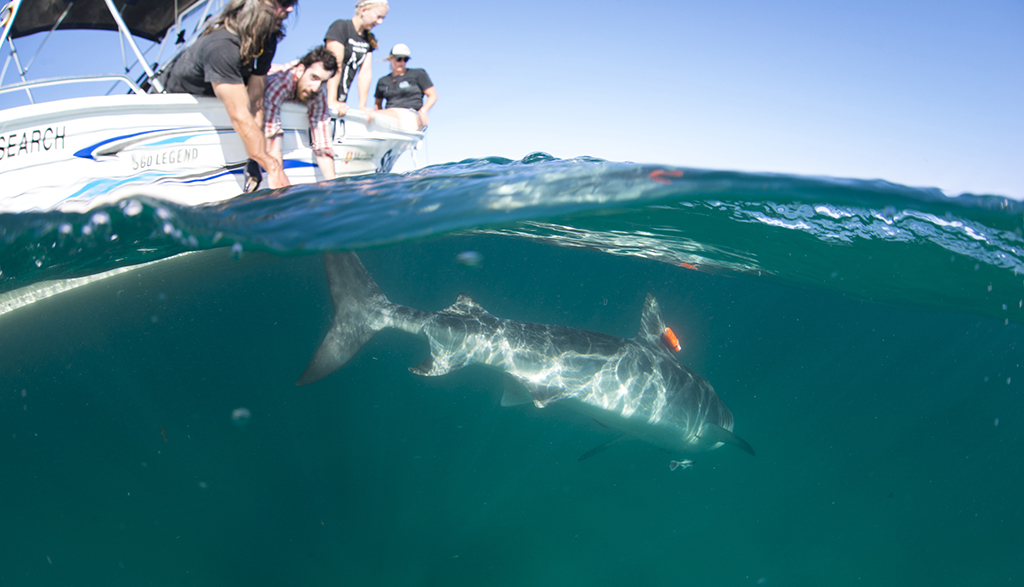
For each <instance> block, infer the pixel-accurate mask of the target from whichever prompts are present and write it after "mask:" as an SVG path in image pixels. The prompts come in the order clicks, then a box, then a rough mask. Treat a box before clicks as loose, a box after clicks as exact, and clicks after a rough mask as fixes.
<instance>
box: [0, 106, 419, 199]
mask: <svg viewBox="0 0 1024 587" xmlns="http://www.w3.org/2000/svg"><path fill="white" fill-rule="evenodd" d="M333 124H334V140H333V142H332V149H333V150H334V154H335V171H336V174H337V175H338V176H346V175H359V174H365V173H372V172H387V171H390V170H391V166H392V164H393V163H394V161H395V159H397V158H398V156H399V155H401V154H402V153H403V152H405V151H406V150H408V149H411V148H412V147H413V146H415V144H416V143H417V142H418V141H419V140H420V139H421V138H422V136H423V135H422V133H419V132H402V131H399V130H391V129H384V128H378V127H376V125H375V124H373V123H370V124H367V122H366V119H365V116H364V115H363V114H362V113H361V112H353V113H350V114H349V115H348V116H346V117H345V118H343V119H338V120H336V121H334V122H333ZM282 128H283V131H284V137H283V147H282V154H283V157H284V167H285V173H286V174H287V175H288V177H289V179H290V180H291V182H292V183H311V182H316V181H322V180H323V177H322V176H321V174H320V170H319V167H318V166H317V165H316V159H315V157H314V155H313V152H312V150H311V148H310V143H309V119H308V117H307V114H306V108H305V106H303V105H301V104H297V103H286V104H285V106H284V108H283V111H282ZM247 160H248V157H247V155H246V153H245V148H244V146H243V144H242V141H241V139H240V138H239V137H238V135H237V134H236V133H235V131H234V129H233V127H232V126H231V120H230V118H229V117H228V115H227V112H226V111H225V109H224V107H223V105H222V104H221V102H220V101H219V100H217V99H216V98H207V97H199V96H191V95H188V94H141V95H134V94H132V95H121V96H99V97H86V98H72V99H67V100H60V101H56V102H47V103H43V104H32V105H28V106H20V107H17V108H11V109H8V110H5V111H2V112H0V185H2V186H3V189H2V190H0V213H17V212H42V211H51V210H58V211H62V212H84V211H87V210H89V209H91V208H93V207H96V206H102V205H108V204H112V203H115V202H118V201H120V200H123V199H125V198H130V197H138V196H147V197H152V198H157V199H161V200H166V201H169V202H174V203H177V204H180V205H186V206H196V205H201V204H206V203H212V202H219V201H223V200H226V199H229V198H232V197H234V196H236V195H238V194H239V193H241V191H242V186H243V182H244V167H245V163H246V161H247ZM264 187H265V184H264Z"/></svg>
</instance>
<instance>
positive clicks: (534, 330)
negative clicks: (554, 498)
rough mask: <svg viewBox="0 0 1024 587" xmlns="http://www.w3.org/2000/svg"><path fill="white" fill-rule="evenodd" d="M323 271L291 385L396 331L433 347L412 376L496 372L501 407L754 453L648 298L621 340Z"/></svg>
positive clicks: (338, 266)
mask: <svg viewBox="0 0 1024 587" xmlns="http://www.w3.org/2000/svg"><path fill="white" fill-rule="evenodd" d="M325 265H326V268H327V279H328V286H329V288H330V293H331V297H332V299H333V301H334V320H333V322H332V324H331V327H330V329H329V330H328V332H327V334H326V335H325V336H324V339H323V341H322V342H321V344H320V347H319V348H318V349H317V351H316V353H315V354H314V356H313V359H312V361H310V363H309V366H308V367H306V371H305V372H304V373H303V374H302V376H301V377H300V378H299V380H298V381H297V382H296V385H307V384H309V383H313V382H315V381H319V380H320V379H323V378H324V377H326V376H328V375H330V374H331V373H333V372H334V371H336V370H337V369H339V368H340V367H341V366H343V365H344V364H345V363H347V362H348V361H349V359H351V358H352V356H353V355H355V354H356V353H357V352H358V351H359V349H360V348H362V347H363V345H364V344H366V342H367V341H369V340H370V339H371V338H372V337H373V336H374V335H375V334H376V333H377V332H379V331H380V330H383V329H385V328H394V329H398V330H401V331H405V332H408V333H411V334H414V335H416V336H419V337H422V338H426V340H427V341H428V342H429V343H430V358H428V359H427V360H426V361H424V362H423V363H422V364H421V365H418V366H416V367H412V368H410V371H412V372H413V373H416V374H418V375H425V376H437V375H444V374H447V373H451V372H452V371H455V370H457V369H460V368H462V367H464V366H466V365H470V364H481V365H486V366H488V367H491V368H494V369H497V370H499V371H501V372H502V373H503V384H504V385H503V387H504V392H503V394H502V398H501V405H502V406H514V405H520V404H528V403H532V404H534V405H535V406H537V407H538V408H544V407H546V406H550V405H552V404H554V403H556V402H557V403H558V404H560V405H564V406H566V407H569V408H572V409H574V410H576V411H578V412H580V413H582V414H584V415H586V416H589V417H591V418H593V419H595V420H597V421H598V423H600V424H602V425H604V426H606V427H608V428H612V429H614V430H617V431H619V432H621V433H622V434H623V438H627V437H633V438H637V439H640V440H643V441H645V442H647V443H650V444H652V445H655V446H657V447H660V448H662V449H664V450H666V451H668V452H670V453H694V452H700V451H706V450H711V449H714V448H718V447H719V446H722V445H723V444H729V445H732V446H735V447H738V448H740V449H742V450H744V451H746V452H748V453H750V454H751V455H753V454H754V449H753V448H751V446H750V445H749V444H748V443H747V442H746V441H745V440H743V439H742V438H740V437H739V436H737V435H736V434H733V432H732V429H733V417H732V412H730V411H729V408H727V407H726V406H725V404H724V403H722V400H721V399H719V397H718V394H716V393H715V390H714V388H712V387H711V384H709V383H708V382H707V381H705V380H704V379H702V378H701V377H700V376H698V375H696V374H695V373H693V372H692V371H690V370H689V369H688V368H686V367H685V366H684V365H683V364H681V363H680V362H679V361H678V360H676V358H675V357H674V356H673V355H672V353H671V351H670V350H669V349H668V348H667V347H666V345H665V343H663V342H662V334H663V333H664V332H665V330H666V328H665V324H664V322H663V321H662V318H661V311H660V310H659V307H658V302H657V300H655V299H654V296H653V295H651V294H647V299H646V301H645V302H644V308H643V314H642V316H641V323H640V331H639V332H638V333H637V335H636V336H635V337H633V338H629V339H626V338H619V337H617V336H612V335H610V334H604V333H601V332H594V331H590V330H583V329H579V328H572V327H569V326H559V325H547V324H533V323H529V322H517V321H515V320H505V319H502V318H497V317H495V316H493V315H491V314H490V313H488V312H487V311H486V310H484V309H483V307H481V306H480V305H479V304H477V303H476V302H475V301H473V299H472V298H470V297H469V296H468V295H466V294H460V295H459V297H458V299H457V300H456V301H455V303H454V304H452V305H451V306H449V307H448V308H445V309H444V310H441V311H439V312H428V311H423V310H418V309H415V308H409V307H406V306H402V305H399V304H395V303H392V302H391V301H389V300H388V298H387V297H386V296H385V295H384V293H383V292H382V291H381V289H380V287H379V286H378V285H377V283H376V282H374V280H373V278H372V277H371V276H370V274H369V273H368V272H367V270H366V268H365V267H364V266H363V264H362V262H361V261H360V260H359V257H357V256H356V255H355V253H327V254H326V255H325ZM600 448H601V447H599V449H600ZM597 450H598V449H595V450H594V451H591V453H594V452H596V451H597ZM591 453H588V455H589V454H591ZM588 455H584V457H586V456H588ZM676 464H678V463H676ZM672 468H673V469H674V468H675V467H672Z"/></svg>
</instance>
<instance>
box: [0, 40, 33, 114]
mask: <svg viewBox="0 0 1024 587" xmlns="http://www.w3.org/2000/svg"><path fill="white" fill-rule="evenodd" d="M7 43H8V44H9V45H10V46H11V57H13V58H14V66H15V67H17V68H18V74H19V75H20V77H21V81H22V83H24V82H27V81H28V80H26V79H25V71H24V70H23V69H22V68H21V59H18V49H17V48H16V47H15V46H14V39H12V38H10V37H7ZM25 94H27V95H28V101H29V103H30V104H35V103H36V100H35V98H33V97H32V92H31V91H30V90H29V89H28V88H25Z"/></svg>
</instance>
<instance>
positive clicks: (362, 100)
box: [324, 0, 388, 116]
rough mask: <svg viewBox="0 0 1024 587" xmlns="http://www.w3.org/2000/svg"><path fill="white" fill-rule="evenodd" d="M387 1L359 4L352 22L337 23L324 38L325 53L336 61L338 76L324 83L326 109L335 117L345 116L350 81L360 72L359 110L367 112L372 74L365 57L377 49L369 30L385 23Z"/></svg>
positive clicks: (369, 1) (366, 1) (333, 24)
mask: <svg viewBox="0 0 1024 587" xmlns="http://www.w3.org/2000/svg"><path fill="white" fill-rule="evenodd" d="M387 14H388V0H359V1H358V2H356V13H355V15H354V16H353V17H352V20H336V21H334V22H333V23H332V24H331V26H330V27H329V28H328V29H327V33H326V34H325V35H324V44H326V45H327V50H328V51H330V52H331V53H333V54H334V58H335V59H337V60H338V73H336V74H334V77H332V78H331V80H330V81H329V82H328V83H327V106H328V107H329V108H330V109H331V111H332V112H334V113H335V114H337V115H338V116H344V115H345V113H346V112H348V105H347V104H346V103H345V100H346V99H347V98H348V92H349V90H350V89H351V88H352V80H354V79H355V77H356V71H358V72H359V86H358V87H359V109H360V110H366V99H367V97H368V96H369V94H370V82H371V81H373V72H372V71H371V69H370V60H369V59H367V56H369V54H370V53H371V52H372V51H373V50H374V49H376V48H377V39H375V38H374V36H373V33H371V32H370V29H372V28H373V27H375V26H377V25H379V24H380V23H382V22H384V17H385V16H387Z"/></svg>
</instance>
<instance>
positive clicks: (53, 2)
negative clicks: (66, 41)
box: [9, 0, 206, 42]
mask: <svg viewBox="0 0 1024 587" xmlns="http://www.w3.org/2000/svg"><path fill="white" fill-rule="evenodd" d="M205 1H206V0H113V2H114V6H116V7H117V10H118V12H120V14H121V18H123V19H124V22H125V24H126V25H127V26H128V29H129V30H130V31H131V33H132V34H133V35H135V36H137V37H142V38H143V39H148V40H150V41H153V42H159V41H160V40H161V39H162V38H163V37H164V35H165V34H166V33H167V29H169V28H170V27H171V26H172V25H173V24H174V22H175V19H176V18H177V16H178V15H180V14H182V13H185V12H188V10H189V9H190V8H191V7H193V6H195V5H196V4H199V3H201V2H205ZM11 4H14V2H12V3H11ZM20 4H21V5H20V6H19V7H18V13H17V16H16V17H15V19H14V26H13V27H11V31H10V36H11V37H12V38H15V39H16V38H18V37H24V36H27V35H31V34H34V33H38V32H42V31H49V30H50V29H52V28H53V25H55V24H57V21H60V26H58V27H57V29H58V30H67V29H99V30H109V31H116V30H118V27H117V23H116V22H114V18H113V17H112V16H111V15H110V9H109V8H107V4H106V2H105V1H104V0H21V3H20ZM9 6H10V5H9ZM69 8H70V9H69ZM65 11H66V12H67V14H66V15H65V16H64V18H63V20H61V16H62V15H64V13H65Z"/></svg>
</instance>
